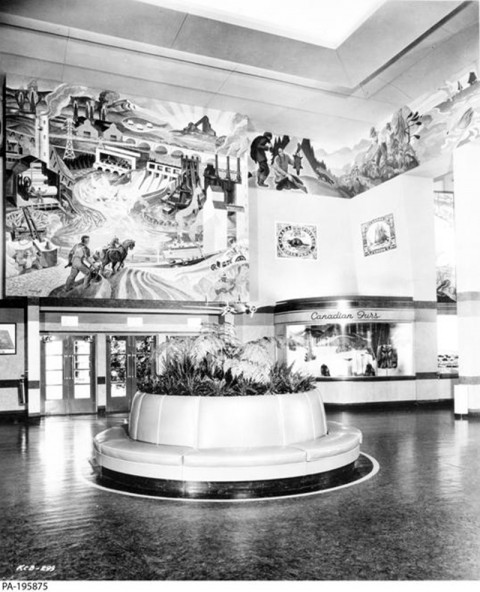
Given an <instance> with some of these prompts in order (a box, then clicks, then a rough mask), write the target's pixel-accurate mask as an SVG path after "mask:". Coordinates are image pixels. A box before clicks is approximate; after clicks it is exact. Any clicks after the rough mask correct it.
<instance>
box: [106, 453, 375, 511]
mask: <svg viewBox="0 0 480 592" xmlns="http://www.w3.org/2000/svg"><path fill="white" fill-rule="evenodd" d="M374 468H375V466H374V463H373V462H372V460H371V459H370V458H369V457H368V456H366V455H364V454H360V456H359V457H358V459H357V460H356V461H355V462H353V463H350V464H348V465H346V466H344V467H341V468H339V469H334V470H332V471H326V472H324V473H318V474H315V475H303V476H301V477H289V478H286V479H268V480H263V481H174V480H167V479H152V478H148V477H139V476H135V475H127V474H124V473H119V472H117V471H111V470H110V469H105V468H103V467H98V471H97V475H96V477H95V482H96V483H97V484H98V485H101V486H103V487H105V488H107V489H111V490H114V491H120V492H126V493H133V494H138V495H146V496H153V497H160V498H170V499H191V500H205V501H209V500H223V501H228V500H231V501H241V500H251V499H268V498H281V497H287V496H293V495H305V494H308V493H315V492H320V491H325V490H330V489H335V488H338V487H342V486H345V485H349V484H352V483H355V482H356V481H359V480H361V479H363V478H365V477H366V476H368V475H369V474H370V473H371V472H372V471H373V470H374Z"/></svg>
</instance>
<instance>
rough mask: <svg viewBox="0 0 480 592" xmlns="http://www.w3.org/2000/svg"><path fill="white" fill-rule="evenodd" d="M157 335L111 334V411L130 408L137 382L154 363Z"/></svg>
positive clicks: (109, 358)
mask: <svg viewBox="0 0 480 592" xmlns="http://www.w3.org/2000/svg"><path fill="white" fill-rule="evenodd" d="M154 343H155V337H154V336H153V335H110V336H109V337H108V338H107V413H112V412H128V411H129V410H130V404H131V401H132V398H133V395H134V394H135V392H136V391H137V383H138V381H139V380H141V379H142V378H143V377H145V375H146V374H148V373H150V372H152V370H153V367H154Z"/></svg>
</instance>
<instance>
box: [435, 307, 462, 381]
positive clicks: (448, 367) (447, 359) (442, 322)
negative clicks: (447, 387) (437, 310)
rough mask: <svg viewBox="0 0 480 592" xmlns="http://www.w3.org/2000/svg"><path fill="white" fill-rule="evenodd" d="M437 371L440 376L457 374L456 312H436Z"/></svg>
mask: <svg viewBox="0 0 480 592" xmlns="http://www.w3.org/2000/svg"><path fill="white" fill-rule="evenodd" d="M437 343H438V373H439V375H440V376H442V377H443V376H452V375H454V376H456V375H458V319H457V315H456V314H452V313H450V314H445V313H443V314H438V316H437Z"/></svg>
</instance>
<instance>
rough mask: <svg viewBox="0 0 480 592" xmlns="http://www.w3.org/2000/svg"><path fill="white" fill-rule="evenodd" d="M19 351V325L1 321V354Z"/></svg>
mask: <svg viewBox="0 0 480 592" xmlns="http://www.w3.org/2000/svg"><path fill="white" fill-rule="evenodd" d="M16 353H17V325H16V324H15V323H0V355H3V356H5V355H11V354H16Z"/></svg>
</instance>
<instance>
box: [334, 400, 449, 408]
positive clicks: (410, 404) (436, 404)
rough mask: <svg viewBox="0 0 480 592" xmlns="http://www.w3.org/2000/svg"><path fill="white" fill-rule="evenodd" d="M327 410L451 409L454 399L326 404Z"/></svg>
mask: <svg viewBox="0 0 480 592" xmlns="http://www.w3.org/2000/svg"><path fill="white" fill-rule="evenodd" d="M324 407H325V409H326V410H327V411H328V410H329V409H330V410H331V411H335V410H339V409H341V410H345V409H352V410H360V411H361V410H365V411H368V410H372V409H375V410H377V411H378V410H381V409H385V410H388V411H391V410H392V409H415V408H416V409H419V408H421V409H428V408H434V409H450V408H453V399H433V400H425V401H416V400H411V401H369V402H365V403H324Z"/></svg>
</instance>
